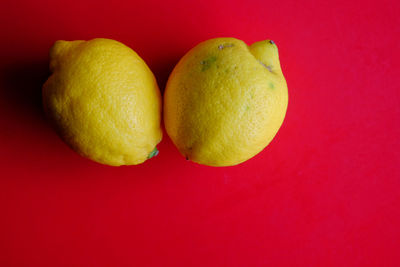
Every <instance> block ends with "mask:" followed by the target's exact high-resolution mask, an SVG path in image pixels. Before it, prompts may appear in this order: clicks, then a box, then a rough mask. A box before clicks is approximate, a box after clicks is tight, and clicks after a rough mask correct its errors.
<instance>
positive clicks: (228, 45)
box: [218, 43, 235, 50]
mask: <svg viewBox="0 0 400 267" xmlns="http://www.w3.org/2000/svg"><path fill="white" fill-rule="evenodd" d="M233 46H235V45H234V44H231V43H225V44H220V45H219V46H218V49H219V50H222V49H224V48H226V47H233Z"/></svg>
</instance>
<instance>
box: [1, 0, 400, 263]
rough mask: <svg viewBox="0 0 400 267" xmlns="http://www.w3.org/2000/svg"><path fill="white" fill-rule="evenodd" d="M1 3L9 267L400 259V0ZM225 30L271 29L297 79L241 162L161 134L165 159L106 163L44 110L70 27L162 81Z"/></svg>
mask: <svg viewBox="0 0 400 267" xmlns="http://www.w3.org/2000/svg"><path fill="white" fill-rule="evenodd" d="M325 2H326V3H325ZM328 2H329V3H328ZM1 5H2V6H1V7H0V25H1V37H0V38H1V42H0V67H1V85H0V86H1V87H0V125H1V126H0V127H1V128H0V129H1V131H0V140H1V141H0V142H1V144H0V168H1V172H0V214H1V215H0V216H1V217H0V265H1V266H400V259H399V257H400V256H399V255H400V207H399V204H400V153H399V151H400V141H399V136H400V88H399V87H400V86H399V77H400V73H399V70H400V66H399V62H400V58H399V47H400V45H399V43H400V26H399V25H400V19H399V14H400V4H399V2H398V1H395V0H392V1H386V0H380V1H359V0H357V1H348V0H346V1H295V0H292V1H288V0H279V1H233V0H230V1H226V0H219V1H212V0H203V1H196V2H188V1H184V0H181V1H173V2H169V1H159V0H146V1H137V2H134V1H128V0H126V1H113V3H111V2H110V3H107V2H99V1H94V0H93V1H81V0H73V1H48V2H44V1H4V2H3V3H2V4H1ZM220 36H233V37H237V38H239V39H243V40H244V41H246V42H247V43H252V42H254V41H258V40H262V39H269V38H271V39H273V40H274V41H275V42H276V43H277V45H278V47H279V49H280V57H281V63H282V66H283V70H284V74H285V76H286V79H287V82H288V86H289V108H288V112H287V116H286V119H285V122H284V124H283V126H282V128H281V130H280V131H279V133H278V135H277V136H276V138H275V139H274V141H273V142H272V143H271V144H270V145H269V146H268V147H267V148H266V149H265V150H264V151H263V152H262V153H260V154H259V155H257V156H256V157H255V158H253V159H251V160H249V161H247V162H245V163H244V164H241V165H239V166H235V167H228V168H212V167H206V166H200V165H197V164H194V163H191V162H187V161H185V159H184V158H183V157H182V156H181V155H179V153H178V151H177V149H175V147H174V146H173V144H172V143H171V141H170V139H169V138H168V137H167V136H166V135H164V139H163V141H162V143H161V144H160V145H159V146H158V147H159V150H160V154H159V156H157V157H156V158H154V159H151V160H149V161H147V162H146V163H144V164H142V165H140V166H131V167H119V168H116V167H108V166H102V165H99V164H96V163H94V162H91V161H89V160H87V159H84V158H82V157H80V156H79V155H77V154H76V153H74V152H73V151H72V150H70V149H69V148H68V147H67V146H66V145H65V144H64V143H63V142H62V141H61V140H60V139H59V138H58V137H57V136H56V134H55V132H54V131H53V130H52V129H51V128H50V127H49V125H48V123H47V122H46V120H45V119H44V116H43V112H42V109H41V103H40V98H41V96H40V91H41V85H42V83H43V82H44V81H45V80H46V78H47V76H48V66H47V65H48V55H47V53H48V49H49V48H50V46H51V45H52V44H53V42H54V41H56V40H58V39H65V40H74V39H90V38H94V37H107V38H112V39H116V40H119V41H121V42H123V43H125V44H127V45H128V46H130V47H132V48H133V49H134V50H135V51H137V52H138V54H139V55H141V56H142V57H143V58H144V59H145V61H146V62H147V63H148V64H149V66H150V67H151V69H152V70H153V71H154V73H155V75H156V77H157V79H158V82H159V84H160V87H161V88H163V87H164V85H165V82H166V79H167V77H168V74H169V73H170V71H171V70H172V68H173V67H174V65H175V64H176V62H177V61H178V60H179V58H180V57H181V56H183V55H184V53H185V52H187V51H188V50H189V49H190V48H191V47H193V46H194V45H196V44H197V43H198V42H200V41H203V40H206V39H208V38H212V37H220Z"/></svg>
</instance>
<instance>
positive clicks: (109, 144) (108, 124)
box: [43, 38, 162, 166]
mask: <svg viewBox="0 0 400 267" xmlns="http://www.w3.org/2000/svg"><path fill="white" fill-rule="evenodd" d="M50 70H51V72H52V75H51V76H50V78H49V79H48V80H47V81H46V83H45V84H44V85H43V105H44V109H45V112H46V114H47V115H48V117H49V118H50V119H51V121H52V122H53V124H54V125H55V127H56V130H57V131H58V133H59V135H60V136H61V137H62V139H63V140H64V141H65V142H66V143H67V144H68V145H69V146H70V147H72V148H73V149H74V150H75V151H77V152H78V153H79V154H81V155H83V156H85V157H87V158H89V159H92V160H94V161H96V162H99V163H102V164H107V165H112V166H119V165H134V164H139V163H142V162H144V161H145V160H146V159H148V158H150V157H152V156H154V155H155V154H156V153H157V149H156V145H157V144H158V143H159V142H160V141H161V138H162V130H161V127H160V119H161V97H160V92H159V89H158V86H157V82H156V80H155V78H154V75H153V73H152V72H151V71H150V69H149V68H148V66H147V65H146V63H145V62H144V61H143V60H142V59H141V58H140V57H139V56H138V55H137V54H136V53H135V52H134V51H133V50H132V49H130V48H129V47H127V46H125V45H123V44H122V43H120V42H117V41H114V40H110V39H101V38H99V39H93V40H90V41H57V42H56V43H55V44H54V45H53V47H52V48H51V49H50Z"/></svg>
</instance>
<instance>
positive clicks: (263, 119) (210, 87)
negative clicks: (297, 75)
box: [164, 38, 288, 166]
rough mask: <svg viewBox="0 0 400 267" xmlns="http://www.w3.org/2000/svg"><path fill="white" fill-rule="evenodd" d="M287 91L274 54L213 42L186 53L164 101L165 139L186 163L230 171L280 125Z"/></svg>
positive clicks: (269, 45)
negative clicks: (222, 167)
mask: <svg viewBox="0 0 400 267" xmlns="http://www.w3.org/2000/svg"><path fill="white" fill-rule="evenodd" d="M287 104H288V90H287V85H286V81H285V78H284V76H283V74H282V70H281V67H280V63H279V57H278V48H277V46H276V44H275V43H274V42H273V41H270V40H266V41H260V42H256V43H254V44H252V45H250V46H247V45H246V44H245V43H244V42H243V41H241V40H238V39H235V38H216V39H211V40H208V41H205V42H202V43H200V44H198V45H197V46H196V47H194V48H193V49H191V50H190V51H189V52H188V53H187V54H186V55H185V56H184V57H183V58H182V59H181V60H180V61H179V63H178V64H177V66H176V67H175V68H174V70H173V71H172V73H171V75H170V77H169V79H168V83H167V87H166V91H165V96H164V122H165V128H166V130H167V133H168V135H169V136H170V137H171V139H172V141H173V142H174V144H175V145H176V146H177V148H178V149H179V151H180V152H181V153H182V154H183V155H184V156H185V157H186V159H189V160H192V161H194V162H197V163H200V164H204V165H210V166H230V165H236V164H239V163H241V162H243V161H246V160H248V159H250V158H251V157H253V156H254V155H256V154H257V153H259V152H260V151H261V150H263V149H264V148H265V147H266V146H267V145H268V144H269V143H270V142H271V140H272V139H273V138H274V136H275V134H276V133H277V131H278V130H279V128H280V126H281V125H282V122H283V119H284V117H285V114H286V109H287Z"/></svg>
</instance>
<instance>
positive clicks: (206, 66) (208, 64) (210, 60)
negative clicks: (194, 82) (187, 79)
mask: <svg viewBox="0 0 400 267" xmlns="http://www.w3.org/2000/svg"><path fill="white" fill-rule="evenodd" d="M216 60H217V57H216V56H210V57H209V58H207V59H205V60H203V61H201V62H200V64H201V65H203V66H202V67H201V71H205V70H208V69H209V68H210V67H211V64H212V63H214V62H215V61H216Z"/></svg>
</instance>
